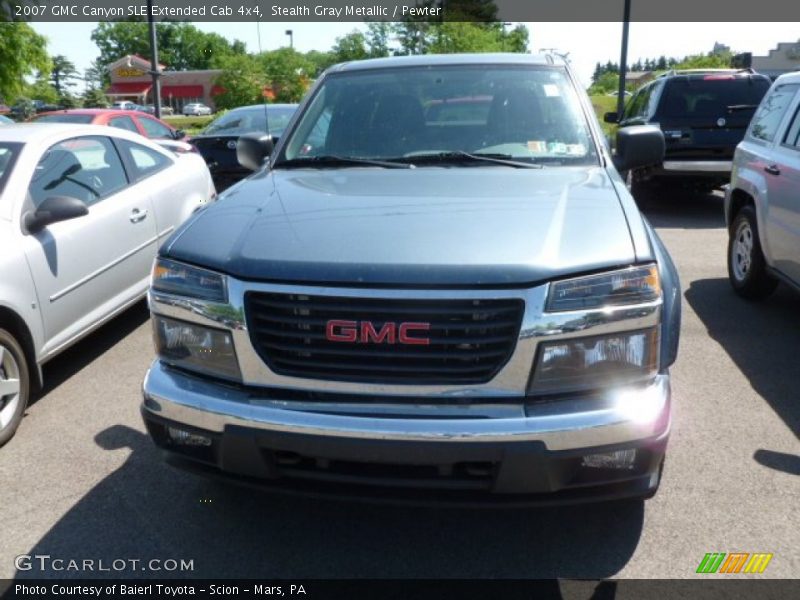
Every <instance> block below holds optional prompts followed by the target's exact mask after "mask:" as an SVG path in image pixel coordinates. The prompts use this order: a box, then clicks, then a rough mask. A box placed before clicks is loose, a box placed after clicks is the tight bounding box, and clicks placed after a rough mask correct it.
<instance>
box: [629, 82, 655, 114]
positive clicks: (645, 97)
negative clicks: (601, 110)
mask: <svg viewBox="0 0 800 600" xmlns="http://www.w3.org/2000/svg"><path fill="white" fill-rule="evenodd" d="M653 88H654V86H653V85H647V86H645V87H643V88H642V89H640V90H639V91H638V92H636V94H635V95H634V96H633V98H631V101H630V102H629V103H628V105H627V106H626V107H625V109H624V110H623V120H628V119H634V118H638V117H644V116H647V114H648V112H649V110H648V109H649V107H650V96H651V95H652V93H653Z"/></svg>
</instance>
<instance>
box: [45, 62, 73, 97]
mask: <svg viewBox="0 0 800 600" xmlns="http://www.w3.org/2000/svg"><path fill="white" fill-rule="evenodd" d="M52 63H53V67H52V70H51V71H50V82H51V83H52V84H53V87H54V88H55V90H56V94H58V95H59V97H61V96H65V95H68V94H69V88H71V87H75V86H76V85H77V82H76V80H77V79H79V76H78V70H77V69H76V68H75V63H73V62H72V61H71V60H69V59H68V58H67V57H66V56H64V55H63V54H56V55H55V56H54V57H53V58H52Z"/></svg>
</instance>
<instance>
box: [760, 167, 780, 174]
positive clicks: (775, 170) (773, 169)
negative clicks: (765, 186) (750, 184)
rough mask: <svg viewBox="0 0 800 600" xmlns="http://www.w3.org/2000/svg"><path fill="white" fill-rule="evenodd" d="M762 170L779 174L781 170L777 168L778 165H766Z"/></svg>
mask: <svg viewBox="0 0 800 600" xmlns="http://www.w3.org/2000/svg"><path fill="white" fill-rule="evenodd" d="M764 170H765V171H766V172H767V173H769V174H770V175H780V174H781V170H780V169H779V168H778V165H767V166H766V167H764Z"/></svg>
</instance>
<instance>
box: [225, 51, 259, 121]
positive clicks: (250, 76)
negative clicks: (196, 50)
mask: <svg viewBox="0 0 800 600" xmlns="http://www.w3.org/2000/svg"><path fill="white" fill-rule="evenodd" d="M214 67H215V68H217V69H222V73H221V74H220V75H218V76H217V77H216V79H215V80H214V83H215V84H216V85H218V86H220V87H221V88H222V89H223V92H222V93H221V94H219V95H218V96H215V97H214V103H215V104H216V105H217V108H236V107H237V106H245V105H248V104H257V103H259V102H262V101H263V90H264V86H265V85H266V84H267V78H266V74H265V72H264V69H263V68H262V67H261V65H260V64H259V62H258V61H257V60H256V58H255V57H253V56H251V55H249V54H240V55H232V56H225V57H222V58H220V59H218V60H217V61H215V63H214Z"/></svg>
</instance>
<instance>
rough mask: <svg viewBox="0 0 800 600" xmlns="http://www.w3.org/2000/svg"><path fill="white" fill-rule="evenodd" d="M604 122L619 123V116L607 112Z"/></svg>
mask: <svg viewBox="0 0 800 600" xmlns="http://www.w3.org/2000/svg"><path fill="white" fill-rule="evenodd" d="M603 121H605V122H606V123H619V115H618V114H617V113H616V112H607V113H606V114H604V115H603Z"/></svg>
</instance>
